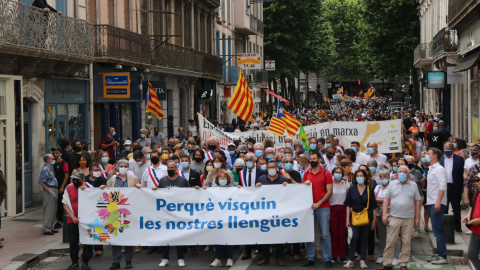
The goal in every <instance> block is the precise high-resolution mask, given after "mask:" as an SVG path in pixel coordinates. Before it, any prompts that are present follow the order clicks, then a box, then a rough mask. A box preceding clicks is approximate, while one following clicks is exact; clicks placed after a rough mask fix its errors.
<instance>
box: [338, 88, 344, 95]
mask: <svg viewBox="0 0 480 270" xmlns="http://www.w3.org/2000/svg"><path fill="white" fill-rule="evenodd" d="M341 93H343V86H342V88H340V89H339V90H338V91H337V94H341Z"/></svg>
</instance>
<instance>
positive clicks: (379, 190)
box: [374, 184, 388, 217]
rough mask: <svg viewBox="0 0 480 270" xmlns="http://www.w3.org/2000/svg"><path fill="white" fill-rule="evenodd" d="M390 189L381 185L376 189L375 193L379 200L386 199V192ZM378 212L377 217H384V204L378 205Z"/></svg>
mask: <svg viewBox="0 0 480 270" xmlns="http://www.w3.org/2000/svg"><path fill="white" fill-rule="evenodd" d="M387 188H388V187H386V188H383V186H382V185H381V184H380V185H378V186H376V187H375V190H374V191H375V192H376V193H377V199H384V198H385V191H386V190H387ZM378 210H379V211H377V217H381V216H382V211H383V204H378Z"/></svg>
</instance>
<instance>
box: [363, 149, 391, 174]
mask: <svg viewBox="0 0 480 270" xmlns="http://www.w3.org/2000/svg"><path fill="white" fill-rule="evenodd" d="M369 160H375V161H376V162H377V170H381V169H388V168H390V166H389V164H388V163H387V156H385V155H384V154H380V153H377V156H376V157H375V158H373V157H372V156H371V155H367V156H366V157H365V159H364V161H365V164H367V162H368V161H369Z"/></svg>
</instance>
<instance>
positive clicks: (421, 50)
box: [413, 43, 432, 69]
mask: <svg viewBox="0 0 480 270" xmlns="http://www.w3.org/2000/svg"><path fill="white" fill-rule="evenodd" d="M431 58H432V43H420V44H418V45H417V47H416V48H415V50H414V52H413V65H414V66H415V67H417V68H420V69H421V68H423V67H425V66H427V65H430V64H431V63H432V60H431Z"/></svg>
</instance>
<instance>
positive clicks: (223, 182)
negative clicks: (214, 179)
mask: <svg viewBox="0 0 480 270" xmlns="http://www.w3.org/2000/svg"><path fill="white" fill-rule="evenodd" d="M227 183H228V180H226V179H218V184H219V185H220V186H222V187H223V186H226V185H227Z"/></svg>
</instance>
